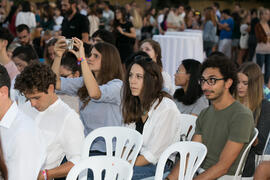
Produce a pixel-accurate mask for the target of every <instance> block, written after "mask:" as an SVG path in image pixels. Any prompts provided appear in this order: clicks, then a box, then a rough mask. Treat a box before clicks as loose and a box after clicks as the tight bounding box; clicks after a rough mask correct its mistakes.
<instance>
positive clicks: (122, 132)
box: [81, 126, 143, 166]
mask: <svg viewBox="0 0 270 180" xmlns="http://www.w3.org/2000/svg"><path fill="white" fill-rule="evenodd" d="M98 137H102V138H104V140H105V144H106V155H107V156H115V157H118V158H121V159H124V160H127V161H129V162H130V163H131V165H132V166H133V165H134V163H135V160H136V158H137V156H138V154H139V151H140V149H141V147H142V143H143V138H142V135H141V134H140V133H139V132H138V131H136V130H133V129H130V128H127V127H119V126H109V127H102V128H98V129H95V130H93V131H92V132H91V133H89V134H88V136H87V137H86V138H85V141H84V145H83V149H82V155H81V158H82V159H83V158H86V157H88V156H89V150H90V147H91V144H92V143H93V141H94V140H95V139H96V138H98ZM114 144H115V147H114Z"/></svg>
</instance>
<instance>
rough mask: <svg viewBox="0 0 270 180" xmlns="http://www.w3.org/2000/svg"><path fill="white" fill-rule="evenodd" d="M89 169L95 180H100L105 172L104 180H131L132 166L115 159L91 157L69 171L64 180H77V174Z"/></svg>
mask: <svg viewBox="0 0 270 180" xmlns="http://www.w3.org/2000/svg"><path fill="white" fill-rule="evenodd" d="M86 169H91V170H92V172H93V176H94V179H95V180H102V179H103V176H104V171H105V177H104V179H105V180H112V179H118V180H131V178H132V173H133V166H132V165H131V164H130V163H128V162H127V161H125V160H122V159H120V158H117V157H108V156H93V157H88V158H86V159H82V160H81V161H79V162H78V163H77V164H75V166H73V167H72V168H71V170H70V171H69V173H68V175H67V178H66V180H77V178H78V176H79V174H80V173H81V172H82V171H86Z"/></svg>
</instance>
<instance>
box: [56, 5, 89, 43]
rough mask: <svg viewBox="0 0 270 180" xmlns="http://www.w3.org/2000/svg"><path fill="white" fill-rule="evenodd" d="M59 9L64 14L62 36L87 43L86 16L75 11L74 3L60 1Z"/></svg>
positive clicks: (87, 28)
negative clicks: (75, 38)
mask: <svg viewBox="0 0 270 180" xmlns="http://www.w3.org/2000/svg"><path fill="white" fill-rule="evenodd" d="M61 8H62V11H63V13H64V20H63V22H62V29H61V31H62V36H65V37H66V38H72V37H77V38H79V39H81V40H82V41H83V42H86V43H89V21H88V19H87V17H86V16H84V15H82V14H80V13H79V12H78V11H77V8H76V1H75V0H62V1H61Z"/></svg>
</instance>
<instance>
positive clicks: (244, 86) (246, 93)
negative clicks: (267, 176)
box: [235, 62, 270, 177]
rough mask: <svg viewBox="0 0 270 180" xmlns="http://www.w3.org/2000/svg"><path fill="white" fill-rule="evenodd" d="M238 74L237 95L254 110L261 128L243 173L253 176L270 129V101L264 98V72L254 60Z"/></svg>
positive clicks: (245, 65) (241, 67) (243, 65)
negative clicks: (256, 159)
mask: <svg viewBox="0 0 270 180" xmlns="http://www.w3.org/2000/svg"><path fill="white" fill-rule="evenodd" d="M237 76H238V84H237V89H236V92H235V97H236V99H237V100H239V101H240V102H241V103H242V104H244V105H245V106H247V107H248V108H249V109H250V110H251V111H252V112H253V116H254V121H255V125H256V128H257V129H258V130H259V135H258V137H257V140H256V141H255V144H253V146H252V147H251V149H250V152H249V155H248V157H247V161H246V164H245V168H244V171H243V174H242V176H243V177H252V176H253V173H254V170H255V155H261V154H262V152H263V149H264V146H265V143H266V140H267V136H268V133H269V130H270V112H269V109H270V102H268V101H267V100H266V99H264V95H263V85H264V80H263V74H262V72H261V69H260V67H259V66H258V65H257V64H255V63H253V62H248V63H244V64H242V65H241V66H240V69H239V71H238V74H237Z"/></svg>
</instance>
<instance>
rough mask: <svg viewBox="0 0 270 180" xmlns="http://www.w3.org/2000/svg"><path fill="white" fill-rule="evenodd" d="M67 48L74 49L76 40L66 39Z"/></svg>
mask: <svg viewBox="0 0 270 180" xmlns="http://www.w3.org/2000/svg"><path fill="white" fill-rule="evenodd" d="M66 44H67V49H68V50H71V49H73V44H74V40H73V39H66Z"/></svg>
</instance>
